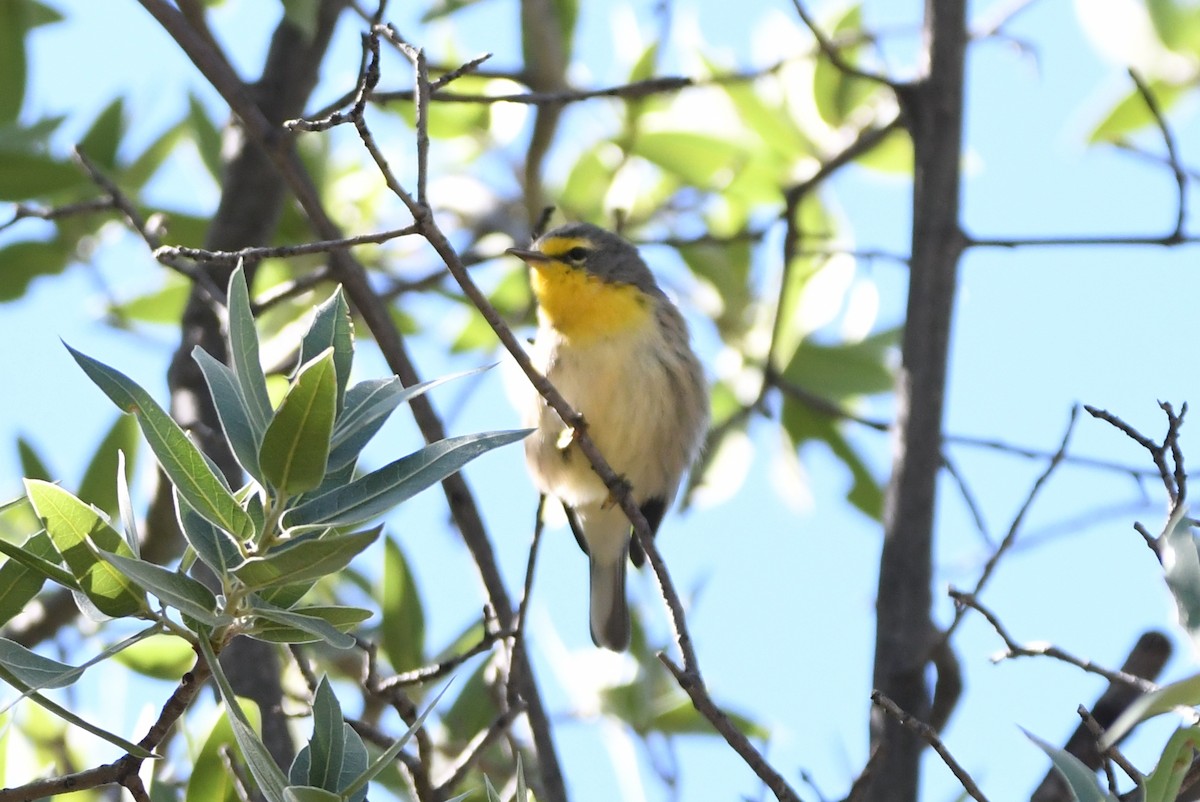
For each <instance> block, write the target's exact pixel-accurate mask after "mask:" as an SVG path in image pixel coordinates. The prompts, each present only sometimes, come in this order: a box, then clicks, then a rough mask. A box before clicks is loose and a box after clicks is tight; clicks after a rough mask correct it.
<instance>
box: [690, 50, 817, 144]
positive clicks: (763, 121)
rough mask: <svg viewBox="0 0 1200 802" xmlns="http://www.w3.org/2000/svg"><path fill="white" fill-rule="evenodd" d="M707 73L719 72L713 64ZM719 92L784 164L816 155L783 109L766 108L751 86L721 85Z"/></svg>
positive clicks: (742, 120)
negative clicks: (812, 154) (726, 96)
mask: <svg viewBox="0 0 1200 802" xmlns="http://www.w3.org/2000/svg"><path fill="white" fill-rule="evenodd" d="M709 70H710V71H712V72H714V73H717V72H721V71H722V70H721V68H720V67H719V66H717V65H715V64H709ZM720 88H721V90H722V91H724V92H725V94H726V95H728V96H729V99H730V100H731V101H732V102H733V105H734V108H736V109H737V113H738V117H739V119H740V122H741V124H742V126H744V127H745V128H746V129H747V130H749V131H752V132H753V133H754V134H755V135H757V136H758V138H759V139H760V140H761V141H762V143H763V144H764V145H765V146H766V147H768V148H770V149H771V150H772V151H773V152H774V153H775V155H776V156H777V157H779V158H781V159H782V160H783V161H784V162H786V163H795V162H796V161H797V160H798V159H799V158H801V157H802V156H806V155H809V154H811V153H814V152H815V151H816V148H815V147H814V146H813V144H812V143H811V142H810V141H809V139H808V137H806V136H805V135H804V132H803V131H801V130H800V127H799V126H798V125H796V121H795V119H794V118H793V117H792V115H791V114H790V113H788V110H787V109H786V108H784V107H783V106H782V105H769V104H768V103H767V100H766V96H765V95H764V93H763V92H761V91H760V90H759V89H758V88H757V87H756V86H755V85H754V84H751V83H745V82H742V81H733V82H729V83H724V84H721V85H720Z"/></svg>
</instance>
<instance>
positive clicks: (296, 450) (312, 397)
mask: <svg viewBox="0 0 1200 802" xmlns="http://www.w3.org/2000/svg"><path fill="white" fill-rule="evenodd" d="M337 382H338V378H337V369H336V368H335V367H334V349H333V348H326V349H325V350H324V351H322V352H321V354H320V355H318V356H316V357H313V359H312V360H311V361H309V362H307V363H306V364H305V365H304V366H303V367H301V368H300V372H299V373H298V374H296V378H295V380H294V381H293V382H292V386H291V389H289V390H288V394H287V396H286V397H285V398H284V399H283V403H282V404H280V405H279V409H278V410H276V412H275V417H274V418H272V419H271V423H270V425H269V426H267V431H266V432H265V433H264V434H263V439H262V448H261V449H260V450H259V454H258V462H259V465H260V466H261V467H262V472H263V476H264V477H265V478H266V480H267V481H268V482H270V483H271V485H272V486H273V487H275V488H276V489H278V490H281V491H282V492H284V493H286V494H287V495H289V496H295V495H299V494H300V493H303V492H305V491H307V490H312V489H313V488H316V487H318V486H320V484H321V480H322V479H324V478H325V469H326V467H327V466H328V464H329V439H330V436H331V435H332V434H333V418H334V415H335V414H336V412H337Z"/></svg>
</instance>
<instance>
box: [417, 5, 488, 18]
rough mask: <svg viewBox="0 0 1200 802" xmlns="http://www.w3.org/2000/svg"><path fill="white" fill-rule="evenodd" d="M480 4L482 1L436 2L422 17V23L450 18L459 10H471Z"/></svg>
mask: <svg viewBox="0 0 1200 802" xmlns="http://www.w3.org/2000/svg"><path fill="white" fill-rule="evenodd" d="M479 2H480V0H434V2H433V4H432V5H430V7H429V10H428V11H426V12H425V13H424V14H423V15H422V16H421V22H433V21H434V20H436V19H440V18H442V17H446V16H449V15H451V14H453V13H454V12H455V11H458V10H459V9H463V8H470V7H471V6H473V5H475V4H476V3H479Z"/></svg>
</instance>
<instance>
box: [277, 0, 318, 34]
mask: <svg viewBox="0 0 1200 802" xmlns="http://www.w3.org/2000/svg"><path fill="white" fill-rule="evenodd" d="M320 8H321V3H320V0H283V18H284V19H286V20H287V21H288V22H290V23H291V24H292V25H295V26H296V27H297V28H299V29H300V31H301V32H303V34H304V36H305V38H306V39H307V40H308V41H310V42H311V41H312V40H313V39H314V38H315V37H316V35H317V12H318V11H319V10H320Z"/></svg>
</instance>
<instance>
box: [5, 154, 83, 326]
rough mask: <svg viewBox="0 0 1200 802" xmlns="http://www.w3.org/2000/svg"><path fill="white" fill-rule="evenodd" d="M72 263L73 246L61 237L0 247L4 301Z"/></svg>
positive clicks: (61, 270) (22, 241) (15, 297)
mask: <svg viewBox="0 0 1200 802" xmlns="http://www.w3.org/2000/svg"><path fill="white" fill-rule="evenodd" d="M3 161H4V157H3V155H2V154H0V184H3V183H4V180H5V179H4V166H3ZM24 197H26V198H28V196H24ZM0 200H6V199H5V198H0ZM70 263H71V249H70V248H69V247H67V246H66V245H65V244H64V243H62V242H61V241H60V240H57V239H55V240H50V241H49V242H42V241H40V240H21V241H18V242H14V243H11V244H9V245H6V246H4V247H3V248H0V303H3V302H4V301H14V300H16V299H17V298H20V297H21V296H23V295H24V294H25V290H26V288H28V287H29V283H30V282H31V281H33V280H34V279H35V278H37V277H38V276H53V275H57V274H59V273H61V272H63V271H64V270H66V269H67V265H68V264H70Z"/></svg>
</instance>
